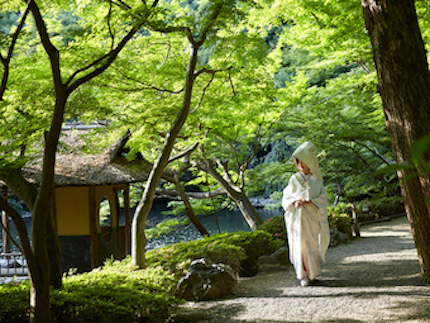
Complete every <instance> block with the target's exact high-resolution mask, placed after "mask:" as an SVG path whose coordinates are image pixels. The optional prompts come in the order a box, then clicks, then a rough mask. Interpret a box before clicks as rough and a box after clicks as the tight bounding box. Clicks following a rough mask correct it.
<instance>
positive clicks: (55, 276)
mask: <svg viewBox="0 0 430 323" xmlns="http://www.w3.org/2000/svg"><path fill="white" fill-rule="evenodd" d="M2 178H3V179H4V181H5V182H6V185H7V186H8V187H9V188H10V189H11V190H12V191H13V192H14V194H15V195H16V196H17V197H18V198H20V199H21V200H22V201H23V202H24V203H25V205H26V206H27V207H28V208H29V210H30V212H33V208H34V203H35V201H36V197H37V194H38V189H37V187H36V186H34V185H33V184H31V183H29V182H27V181H26V180H25V178H24V177H23V176H22V173H21V171H20V170H10V171H8V172H7V174H6V175H4V176H2ZM14 222H15V221H14ZM23 239H24V237H21V236H20V241H23ZM25 239H28V236H27V235H26V236H25ZM46 241H47V248H48V257H49V264H50V268H51V278H50V284H51V286H52V287H54V288H61V286H62V276H63V271H62V267H61V249H60V241H59V239H58V234H57V228H56V225H55V219H54V212H53V210H52V208H51V209H50V210H49V213H48V219H47V223H46Z"/></svg>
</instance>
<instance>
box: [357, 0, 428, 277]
mask: <svg viewBox="0 0 430 323" xmlns="http://www.w3.org/2000/svg"><path fill="white" fill-rule="evenodd" d="M361 3H362V8H363V16H364V21H365V24H366V28H367V30H368V31H369V36H370V39H371V42H372V45H373V52H374V60H375V63H376V68H377V72H378V91H379V93H380V95H381V98H382V103H383V109H384V113H385V119H386V129H387V131H388V132H389V134H390V136H391V141H392V144H393V148H394V153H395V156H396V161H397V162H398V163H402V162H407V161H410V154H409V147H410V146H411V144H412V143H413V142H414V141H416V140H417V139H419V138H421V137H423V136H426V135H428V134H429V133H430V120H429V110H428V109H429V107H430V96H429V94H428V93H429V91H430V75H429V71H428V64H427V57H426V52H425V48H424V43H423V40H422V37H421V33H420V30H419V26H418V20H417V15H416V11H415V7H414V1H413V0H402V1H400V0H397V1H394V0H393V1H386V0H385V1H376V0H362V2H361ZM429 154H430V153H429V151H427V153H426V154H425V156H424V160H426V161H428V160H430V155H429ZM418 171H419V177H415V178H412V179H408V175H410V173H411V172H410V171H404V170H401V171H398V176H399V179H400V183H401V189H402V193H403V195H404V197H405V202H406V203H405V206H406V212H407V215H408V219H409V222H410V225H411V229H412V234H413V237H414V239H415V245H416V248H417V251H418V257H419V263H420V268H421V274H422V276H423V280H424V281H425V282H429V281H430V234H429V232H430V210H429V206H427V205H426V204H425V198H426V196H428V194H429V193H430V180H429V174H426V173H425V172H424V170H423V169H422V168H421V167H418Z"/></svg>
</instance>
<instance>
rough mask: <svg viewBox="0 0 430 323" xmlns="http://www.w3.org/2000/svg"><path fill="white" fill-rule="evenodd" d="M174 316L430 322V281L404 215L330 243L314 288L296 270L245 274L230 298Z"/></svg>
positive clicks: (237, 321) (275, 321) (259, 322)
mask: <svg viewBox="0 0 430 323" xmlns="http://www.w3.org/2000/svg"><path fill="white" fill-rule="evenodd" d="M429 234H430V233H429ZM181 313H182V314H181ZM173 321H174V322H177V323H179V322H200V323H209V322H210V323H217V322H219V323H221V322H223V323H242V322H243V323H245V322H255V323H287V322H291V323H295V322H331V323H340V322H345V323H361V322H398V323H400V322H409V323H418V322H430V285H425V284H423V283H422V281H421V279H420V274H419V265H418V257H417V252H416V249H415V244H414V241H413V239H412V236H411V232H410V226H409V223H408V221H407V219H406V217H401V218H397V219H393V220H391V221H387V222H379V223H374V224H371V225H366V226H363V227H362V228H361V237H360V238H355V239H354V240H353V241H352V242H350V243H348V244H346V245H340V246H338V247H334V248H329V250H328V252H327V255H326V264H324V265H323V266H322V275H321V277H320V278H319V280H318V281H317V282H316V283H315V285H313V286H308V287H301V286H299V283H298V281H297V279H296V278H295V274H294V271H293V269H292V268H289V269H288V270H286V271H282V272H275V273H261V274H259V275H257V276H255V277H249V278H241V279H240V281H239V284H238V287H237V288H236V291H235V294H234V295H231V296H230V297H228V298H224V299H222V300H216V301H204V302H187V303H186V304H185V305H183V306H182V309H181V311H180V314H179V315H178V316H176V318H175V319H174V320H173Z"/></svg>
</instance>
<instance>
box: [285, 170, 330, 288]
mask: <svg viewBox="0 0 430 323" xmlns="http://www.w3.org/2000/svg"><path fill="white" fill-rule="evenodd" d="M302 197H304V198H305V200H306V201H312V202H313V203H314V204H315V205H314V204H312V203H307V204H304V205H302V206H301V207H299V208H296V207H295V206H294V205H293V203H294V202H295V201H297V200H300V199H301V198H302ZM282 207H283V208H284V210H285V224H286V227H287V235H288V245H289V255H290V261H291V263H292V264H293V266H294V269H295V270H296V274H297V278H298V279H304V278H306V272H307V276H308V278H309V279H310V280H313V279H315V278H316V277H317V276H319V275H320V274H321V269H320V261H321V260H322V261H323V262H325V259H324V256H325V253H326V251H327V248H328V245H329V243H330V230H329V225H328V218H327V193H326V189H325V187H324V184H323V181H322V179H319V178H317V177H316V176H315V175H314V174H313V173H310V174H308V175H305V174H304V173H303V172H300V171H299V172H297V173H295V174H293V175H292V176H291V178H290V180H289V183H288V186H287V187H286V188H285V189H284V192H283V199H282ZM303 265H304V266H305V268H306V272H305V268H304V267H303Z"/></svg>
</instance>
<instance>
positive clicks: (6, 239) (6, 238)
mask: <svg viewBox="0 0 430 323" xmlns="http://www.w3.org/2000/svg"><path fill="white" fill-rule="evenodd" d="M2 195H3V199H4V200H7V187H6V186H3V189H2ZM1 220H2V223H3V227H4V228H6V229H7V230H8V231H9V232H10V221H9V215H8V214H7V213H6V211H4V210H3V211H2V217H1ZM2 230H3V252H4V253H10V239H9V235H8V234H7V232H6V230H4V229H2Z"/></svg>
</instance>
